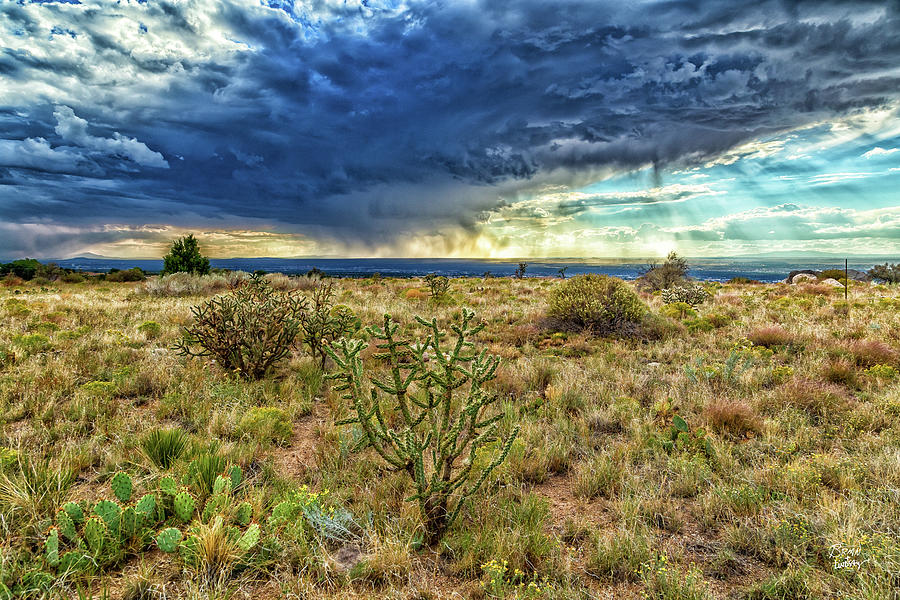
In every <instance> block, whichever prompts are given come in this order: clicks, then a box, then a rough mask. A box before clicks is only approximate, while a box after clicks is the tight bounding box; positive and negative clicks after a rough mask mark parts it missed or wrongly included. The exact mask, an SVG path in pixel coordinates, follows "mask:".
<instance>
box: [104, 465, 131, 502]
mask: <svg viewBox="0 0 900 600" xmlns="http://www.w3.org/2000/svg"><path fill="white" fill-rule="evenodd" d="M109 485H110V487H112V491H113V494H115V495H116V498H118V499H119V502H122V503H125V502H128V501H129V500H131V492H132V490H133V489H134V485H133V484H132V482H131V477H130V476H129V475H128V474H127V473H123V472H122V471H119V472H118V473H116V474H115V476H114V477H113V478H112V481H110V482H109Z"/></svg>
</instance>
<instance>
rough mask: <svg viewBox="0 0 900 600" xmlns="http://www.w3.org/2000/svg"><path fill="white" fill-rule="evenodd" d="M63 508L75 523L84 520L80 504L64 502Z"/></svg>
mask: <svg viewBox="0 0 900 600" xmlns="http://www.w3.org/2000/svg"><path fill="white" fill-rule="evenodd" d="M63 510H64V511H66V514H67V515H69V517H70V518H71V519H72V521H74V522H75V523H81V522H82V521H84V511H83V510H81V506H79V505H78V504H75V503H74V502H66V503H65V504H63Z"/></svg>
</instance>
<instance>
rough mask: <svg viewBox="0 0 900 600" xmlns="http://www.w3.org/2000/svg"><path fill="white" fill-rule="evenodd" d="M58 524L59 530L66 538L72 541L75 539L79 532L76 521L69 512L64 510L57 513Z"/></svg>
mask: <svg viewBox="0 0 900 600" xmlns="http://www.w3.org/2000/svg"><path fill="white" fill-rule="evenodd" d="M56 526H57V528H59V532H60V533H61V534H62V536H63V537H64V538H65V539H67V540H69V541H70V542H74V541H75V536H77V535H78V533H77V532H76V531H75V521H73V520H72V517H70V516H69V513H67V512H66V511H64V510H61V511H59V512H58V513H56Z"/></svg>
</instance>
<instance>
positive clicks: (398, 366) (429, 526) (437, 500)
mask: <svg viewBox="0 0 900 600" xmlns="http://www.w3.org/2000/svg"><path fill="white" fill-rule="evenodd" d="M474 319H475V313H473V312H472V311H470V310H467V309H463V311H462V314H461V316H460V318H459V320H458V322H457V323H454V324H453V326H452V332H453V333H452V338H450V337H449V336H448V334H446V333H444V332H442V331H441V330H440V329H439V328H438V323H437V320H436V319H433V320H432V321H430V322H429V321H426V320H424V319H421V318H419V319H418V321H419V323H420V324H421V325H422V326H424V327H426V328H427V329H426V330H427V333H426V335H425V337H424V339H423V340H422V341H420V342H419V343H416V344H413V343H411V342H410V341H409V340H406V339H401V338H398V337H397V332H398V330H399V328H400V326H399V325H398V324H397V323H395V322H393V321H392V320H391V318H390V316H389V315H385V316H384V325H383V326H382V327H380V328H379V327H368V328H366V332H367V333H368V334H369V335H370V336H371V337H373V338H375V339H376V340H377V344H376V346H377V347H378V348H379V349H380V350H382V352H380V353H378V354H376V355H375V358H376V359H377V360H380V361H381V362H383V363H385V365H386V366H387V367H388V368H389V369H390V376H389V377H388V378H380V377H377V376H373V375H369V376H368V377H365V375H364V373H363V363H362V358H361V357H360V352H361V351H362V350H363V349H364V348H365V346H366V343H365V342H363V341H361V340H348V339H346V338H341V339H340V340H338V341H337V342H336V343H335V344H334V345H333V346H334V347H333V348H332V347H331V346H328V347H326V350H327V352H328V354H329V355H330V356H331V358H332V359H333V360H334V362H335V364H336V365H337V371H336V372H335V373H332V374H330V375H329V376H328V378H329V379H333V380H335V381H336V382H337V385H336V390H338V391H342V392H344V396H343V397H344V398H345V399H347V400H350V401H351V402H352V408H353V416H352V417H351V418H349V419H346V420H344V421H341V422H340V423H342V424H348V425H349V424H356V425H357V426H358V427H359V428H360V429H361V439H360V443H359V444H358V445H357V449H362V448H366V447H372V448H373V449H374V450H375V451H376V452H377V453H378V455H379V456H381V458H382V459H384V461H385V462H387V463H388V464H389V465H390V466H391V467H393V468H395V469H399V470H404V471H406V472H407V473H408V474H409V476H410V477H411V478H412V480H413V483H414V486H415V494H414V495H413V496H412V498H414V499H416V500H417V501H418V504H419V512H420V515H421V517H422V520H423V523H424V528H425V540H426V542H427V543H429V544H434V543H436V542H437V541H438V540H439V539H440V538H441V537H442V536H443V534H444V532H445V531H446V530H447V528H448V527H449V526H450V525H451V524H452V523H453V521H454V520H455V519H456V517H457V515H458V514H459V511H460V510H461V509H462V507H463V505H464V504H465V502H466V500H467V499H468V498H470V497H471V496H472V495H473V494H475V493H476V492H477V491H478V490H479V489H480V488H481V486H482V484H483V483H484V481H485V480H486V479H487V477H488V475H490V473H491V471H493V470H494V469H495V468H496V467H497V466H499V465H500V464H501V463H502V462H503V461H504V460H505V459H506V456H507V455H508V454H509V450H510V447H511V445H512V442H513V440H514V439H515V437H516V435H517V434H518V428H516V429H514V430H513V431H512V432H511V433H510V434H508V435H507V437H506V439H505V440H503V441H502V442H500V440H499V425H498V421H499V420H500V419H501V418H502V413H496V414H490V415H486V414H485V411H486V409H488V408H489V407H490V406H491V405H492V404H494V403H495V402H497V400H498V398H497V396H496V395H494V394H490V393H488V391H487V390H486V389H485V384H486V383H487V382H488V381H490V380H491V379H493V378H494V374H495V372H496V370H497V365H498V364H499V362H500V359H498V358H496V357H493V356H490V355H488V354H487V351H485V350H482V351H481V352H476V351H475V349H474V344H473V342H472V341H471V339H472V338H473V337H474V336H475V335H477V334H478V332H480V331H481V330H482V329H483V327H484V324H483V323H481V324H478V325H475V324H473V321H474ZM448 338H449V339H448ZM379 390H380V392H381V393H383V394H385V395H387V396H388V397H389V398H390V399H391V403H390V405H389V406H383V405H382V400H381V397H380V394H379ZM386 409H388V410H390V411H391V413H390V414H392V415H393V418H385V417H384V413H385V410H386ZM495 442H497V443H499V446H498V448H497V453H496V457H495V458H494V459H493V460H491V461H490V462H489V463H488V464H487V465H486V466H484V467H483V468H481V469H479V471H480V473H478V474H477V477H475V478H474V480H473V478H472V477H471V475H472V471H473V467H474V465H475V463H476V461H477V459H478V454H479V452H480V451H481V450H482V449H483V448H484V447H485V446H486V445H488V444H492V443H495Z"/></svg>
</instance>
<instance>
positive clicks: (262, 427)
mask: <svg viewBox="0 0 900 600" xmlns="http://www.w3.org/2000/svg"><path fill="white" fill-rule="evenodd" d="M237 433H238V435H240V436H249V437H251V438H252V439H255V440H263V441H267V442H275V443H277V444H284V443H285V442H287V441H288V440H289V439H291V420H290V418H289V417H288V415H287V413H286V412H284V411H283V410H281V409H280V408H275V407H274V406H263V407H256V408H251V409H250V411H249V412H247V414H245V415H244V416H243V417H242V418H241V420H240V422H239V423H238V427H237Z"/></svg>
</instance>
